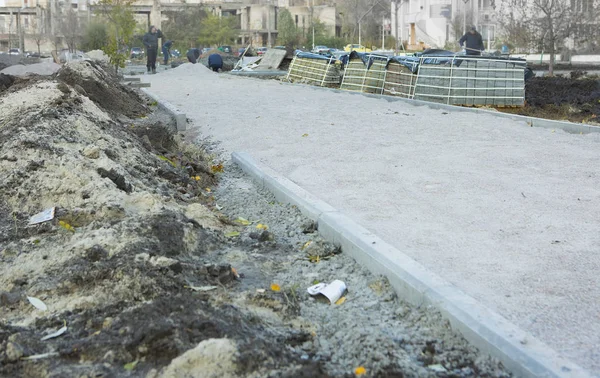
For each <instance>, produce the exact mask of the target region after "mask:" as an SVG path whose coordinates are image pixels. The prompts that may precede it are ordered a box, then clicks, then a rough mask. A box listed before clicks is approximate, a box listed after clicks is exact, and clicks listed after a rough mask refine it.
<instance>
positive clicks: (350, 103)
mask: <svg viewBox="0 0 600 378" xmlns="http://www.w3.org/2000/svg"><path fill="white" fill-rule="evenodd" d="M144 80H147V81H149V82H151V83H152V89H151V90H152V91H153V92H154V93H156V94H158V95H159V96H160V97H161V98H164V99H165V100H167V101H169V102H170V103H172V104H173V105H175V106H176V107H178V108H179V109H180V110H181V111H183V112H185V113H186V114H187V117H188V118H189V120H190V125H189V126H190V128H191V129H190V131H189V132H188V134H189V135H188V136H189V137H190V138H192V139H193V138H195V136H196V135H197V136H198V137H197V138H196V141H197V142H198V143H204V144H205V145H210V146H212V148H216V149H218V150H219V151H220V156H221V157H222V158H223V159H228V158H229V154H230V153H231V152H233V151H247V152H249V153H250V154H251V155H252V156H254V157H255V158H256V159H257V160H258V161H260V162H261V163H263V164H265V165H267V166H269V167H271V168H273V169H275V170H276V171H278V172H279V173H281V174H283V175H285V176H286V177H288V178H289V179H291V180H292V181H294V182H295V183H297V184H298V185H299V186H301V187H302V188H305V189H306V190H308V191H309V192H311V193H312V194H314V195H316V196H317V197H319V198H321V199H323V200H325V201H326V202H328V203H329V204H331V205H332V206H334V207H336V208H337V209H339V210H341V211H343V212H345V213H346V214H347V215H348V216H350V217H351V218H353V219H355V220H356V221H357V222H358V223H360V224H361V225H362V226H364V227H366V228H367V229H369V230H370V231H372V232H374V233H375V234H377V235H379V236H380V237H382V238H383V239H384V240H386V241H387V242H389V243H391V244H392V245H394V246H395V247H397V248H398V249H399V250H401V251H402V252H404V253H406V254H408V255H409V256H411V257H412V258H414V259H415V260H417V261H418V262H420V263H422V264H423V265H424V266H425V267H427V268H428V269H430V270H431V271H432V272H434V273H437V274H438V275H440V276H441V277H443V278H444V279H446V280H449V281H450V282H452V283H453V284H455V285H456V286H457V287H458V288H460V289H461V290H463V291H465V292H466V293H468V294H469V295H471V296H473V297H474V298H476V299H477V300H478V301H480V302H481V303H483V304H484V305H485V306H488V307H489V308H491V309H492V310H495V311H497V312H498V313H499V314H501V315H502V316H504V317H506V318H507V319H509V320H510V321H511V322H513V323H514V324H516V325H518V326H519V327H521V328H523V329H524V330H526V331H528V332H529V333H530V334H531V335H533V336H534V337H536V338H538V339H540V340H542V341H543V342H545V343H546V344H547V345H549V346H550V347H551V348H553V349H555V350H556V351H558V352H559V353H560V354H562V355H563V356H565V357H567V358H569V359H572V360H573V361H574V362H576V363H578V364H580V365H581V366H583V367H584V368H586V369H588V370H589V371H592V372H593V373H594V374H596V375H599V374H600V363H599V362H600V315H599V314H600V307H599V303H600V282H599V278H598V274H597V272H598V269H599V268H600V259H599V249H598V246H599V245H600V233H598V229H600V204H599V201H600V175H599V174H598V169H597V161H598V150H599V147H600V134H597V133H592V134H587V135H579V134H577V135H574V134H568V133H566V132H563V131H562V130H560V129H555V130H553V129H544V128H533V127H529V126H528V125H527V124H526V123H525V122H519V121H513V120H508V119H505V118H500V117H495V116H494V115H493V114H475V113H471V112H453V111H451V110H440V109H432V108H429V107H427V106H414V105H411V104H410V103H407V102H390V101H388V100H386V99H384V98H381V99H377V98H372V97H366V96H362V95H361V94H356V93H350V92H340V91H332V90H327V89H321V88H316V87H310V86H304V85H292V84H288V83H283V82H278V81H261V80H257V79H251V78H239V77H232V76H230V75H227V74H215V73H212V72H209V71H208V70H207V69H206V68H205V67H203V66H201V65H191V64H185V65H182V66H180V67H178V68H176V69H173V70H169V71H166V72H164V73H160V74H158V75H154V76H146V77H144ZM523 342H524V343H526V342H527V341H526V340H523Z"/></svg>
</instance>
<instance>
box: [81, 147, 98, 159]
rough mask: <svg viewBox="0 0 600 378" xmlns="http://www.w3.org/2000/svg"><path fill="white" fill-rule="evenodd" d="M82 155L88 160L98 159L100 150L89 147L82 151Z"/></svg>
mask: <svg viewBox="0 0 600 378" xmlns="http://www.w3.org/2000/svg"><path fill="white" fill-rule="evenodd" d="M82 154H83V156H85V157H86V158H88V159H98V158H99V157H100V148H99V147H98V146H94V145H89V146H87V147H86V148H84V149H83V151H82Z"/></svg>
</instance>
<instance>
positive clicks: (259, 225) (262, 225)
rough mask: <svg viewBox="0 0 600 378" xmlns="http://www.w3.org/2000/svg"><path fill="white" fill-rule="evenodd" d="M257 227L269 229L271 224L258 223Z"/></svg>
mask: <svg viewBox="0 0 600 378" xmlns="http://www.w3.org/2000/svg"><path fill="white" fill-rule="evenodd" d="M256 228H258V229H259V230H268V229H269V226H267V225H266V224H262V223H259V224H257V225H256Z"/></svg>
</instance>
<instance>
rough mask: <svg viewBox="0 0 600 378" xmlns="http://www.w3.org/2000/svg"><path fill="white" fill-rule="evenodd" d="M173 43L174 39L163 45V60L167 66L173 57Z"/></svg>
mask: <svg viewBox="0 0 600 378" xmlns="http://www.w3.org/2000/svg"><path fill="white" fill-rule="evenodd" d="M172 45H173V41H170V40H169V41H167V42H165V43H163V45H162V53H163V61H164V63H165V66H166V65H167V63H169V58H171V46H172Z"/></svg>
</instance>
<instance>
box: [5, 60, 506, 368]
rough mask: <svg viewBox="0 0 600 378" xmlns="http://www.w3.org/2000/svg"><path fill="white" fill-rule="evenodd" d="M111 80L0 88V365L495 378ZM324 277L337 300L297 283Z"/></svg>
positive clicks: (470, 351)
mask: <svg viewBox="0 0 600 378" xmlns="http://www.w3.org/2000/svg"><path fill="white" fill-rule="evenodd" d="M190 66H193V65H190ZM200 68H201V69H202V70H203V71H206V73H207V74H209V73H208V71H207V70H206V69H205V68H204V67H200ZM178 69H194V70H197V71H200V69H199V68H198V67H181V68H178ZM115 82H116V78H114V77H112V76H110V75H108V74H106V72H105V71H103V70H101V67H99V66H97V65H95V64H94V63H90V62H77V63H70V64H69V65H67V66H66V67H65V68H63V70H62V71H61V72H59V74H58V75H57V78H53V79H50V78H39V77H37V78H29V79H18V80H14V81H13V82H12V84H10V85H11V86H10V87H9V88H8V89H7V90H5V91H3V92H2V93H0V108H1V109H2V113H1V114H0V175H1V176H2V177H3V180H2V181H0V288H1V289H0V310H1V313H2V318H1V320H0V376H10V377H18V376H27V377H46V376H111V377H112V376H114V377H125V376H136V377H179V376H191V377H194V376H197V377H210V376H214V377H228V376H229V377H346V376H347V377H350V376H353V375H354V371H355V369H356V368H358V367H360V366H361V365H364V366H365V368H366V370H367V372H368V374H369V375H370V376H380V377H391V376H415V377H416V376H421V377H435V376H439V375H440V374H441V375H447V376H491V377H505V376H507V374H506V372H505V371H504V370H503V369H502V367H501V365H500V364H498V363H497V362H495V361H494V360H492V359H489V358H486V357H485V356H481V355H480V354H479V353H478V352H477V351H476V350H475V349H474V348H472V347H471V346H469V345H468V344H467V343H466V342H465V341H464V339H462V338H461V337H460V336H458V335H457V334H456V333H455V332H453V331H452V330H451V329H450V327H449V326H448V324H447V323H445V322H444V321H442V320H441V317H440V316H439V314H437V313H435V312H434V311H432V310H431V309H427V308H424V309H414V308H411V307H409V306H406V305H405V304H403V303H401V302H399V301H398V300H397V299H396V298H395V295H394V293H393V291H392V290H391V289H390V287H389V284H387V282H386V281H385V280H384V279H382V278H381V277H373V276H371V275H370V274H369V273H368V272H365V271H364V270H363V269H362V268H360V267H359V266H358V265H357V264H355V263H354V262H353V261H352V260H351V259H350V258H349V257H348V256H345V255H344V254H343V253H340V251H339V250H338V249H337V248H335V247H333V246H331V245H329V244H327V243H324V242H323V241H322V239H321V238H320V236H319V235H318V232H317V230H316V227H315V225H314V224H313V223H312V222H310V221H308V220H307V219H305V218H303V217H302V216H300V214H299V212H298V210H297V209H295V208H293V207H290V206H283V205H281V204H277V203H276V202H275V200H274V198H273V197H272V196H271V195H270V194H268V193H265V192H263V191H261V190H258V189H257V188H256V187H254V186H253V184H251V183H250V182H249V181H247V178H245V176H243V175H242V174H241V173H240V172H239V170H237V169H235V168H234V167H232V166H230V165H227V164H225V166H223V165H221V164H218V163H217V162H213V161H212V160H211V159H210V157H209V156H208V155H207V154H206V153H205V152H204V151H202V150H200V149H198V148H197V147H196V146H194V145H190V144H187V143H185V142H184V141H182V140H181V139H180V137H179V136H177V135H174V134H173V132H172V130H173V128H174V125H173V124H172V122H171V121H170V120H169V118H168V117H166V116H165V115H164V114H161V113H160V111H159V110H158V109H156V107H155V106H153V104H146V103H144V100H143V99H142V98H140V97H139V96H138V95H137V94H136V93H133V92H130V91H129V90H127V89H125V88H122V87H121V86H119V85H116V86H114V87H113V88H111V89H108V88H107V87H108V86H109V85H110V84H114V83H115ZM105 95H114V96H115V97H116V98H121V99H125V100H124V101H131V102H132V103H133V102H135V101H138V103H137V104H136V105H135V111H130V112H127V113H126V114H123V113H119V111H120V109H122V108H120V107H116V106H114V104H113V103H108V102H105V101H104V99H103V98H98V96H100V97H101V96H105ZM127 114H135V115H137V116H136V117H134V118H130V117H128V116H127ZM218 177H219V178H220V180H221V181H220V182H221V183H220V184H219V185H217V178H218ZM53 207H54V208H55V214H54V218H53V219H51V220H48V221H45V222H42V223H36V224H32V225H30V224H28V223H29V220H30V217H31V216H32V215H34V214H36V213H38V212H40V211H42V210H44V209H48V208H53ZM336 278H337V279H342V280H344V281H345V282H347V284H348V287H349V291H348V293H347V294H346V296H345V298H346V302H344V303H340V304H337V305H329V304H327V303H322V302H321V301H320V300H318V299H315V298H313V297H311V296H309V295H308V294H307V293H306V287H307V286H309V285H311V284H313V283H314V282H316V281H319V282H330V281H331V280H333V279H336ZM28 297H32V298H37V299H38V300H40V301H42V303H41V304H40V303H39V302H38V301H36V300H35V299H33V300H32V299H30V298H28ZM31 301H33V302H31ZM32 303H33V304H35V306H34V305H33V304H32ZM65 327H66V328H65ZM440 372H443V373H440Z"/></svg>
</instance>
